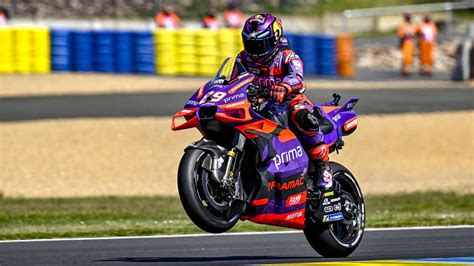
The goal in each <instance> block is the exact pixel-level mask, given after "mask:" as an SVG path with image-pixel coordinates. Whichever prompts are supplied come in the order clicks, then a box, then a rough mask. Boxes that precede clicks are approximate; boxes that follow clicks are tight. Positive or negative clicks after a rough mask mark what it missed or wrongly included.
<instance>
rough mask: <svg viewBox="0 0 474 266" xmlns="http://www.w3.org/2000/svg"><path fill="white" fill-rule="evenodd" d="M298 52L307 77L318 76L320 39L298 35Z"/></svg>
mask: <svg viewBox="0 0 474 266" xmlns="http://www.w3.org/2000/svg"><path fill="white" fill-rule="evenodd" d="M295 42H296V44H297V46H296V51H297V52H298V54H299V56H300V57H301V59H302V60H303V64H304V73H305V75H316V74H317V64H318V61H319V54H318V38H317V36H316V35H298V36H296V38H295Z"/></svg>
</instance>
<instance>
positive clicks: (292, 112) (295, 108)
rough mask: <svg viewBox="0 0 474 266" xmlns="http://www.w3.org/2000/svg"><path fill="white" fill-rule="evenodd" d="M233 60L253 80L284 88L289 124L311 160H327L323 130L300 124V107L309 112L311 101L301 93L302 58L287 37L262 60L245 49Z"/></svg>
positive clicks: (259, 84) (261, 84) (258, 83)
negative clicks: (289, 44) (290, 47)
mask: <svg viewBox="0 0 474 266" xmlns="http://www.w3.org/2000/svg"><path fill="white" fill-rule="evenodd" d="M237 61H238V62H240V63H242V65H243V66H244V67H245V68H246V69H247V70H248V71H249V72H250V73H251V74H253V75H254V76H255V78H254V80H253V82H252V83H253V84H256V85H258V86H261V87H264V88H266V89H267V90H271V89H272V87H274V86H276V85H280V86H283V87H285V88H286V89H287V93H286V96H285V102H286V103H287V106H288V108H287V110H286V111H287V112H288V114H289V116H290V119H289V120H290V125H289V127H290V128H291V129H292V131H294V132H295V134H296V135H297V136H298V139H299V140H300V141H301V142H302V144H303V145H304V147H305V150H306V151H307V152H308V154H309V155H310V157H311V159H312V160H315V161H323V162H327V161H328V160H329V157H328V154H329V151H328V148H327V146H326V145H325V144H324V140H323V134H322V133H321V132H320V131H319V130H317V129H316V130H311V129H308V128H306V127H305V126H304V125H302V124H303V123H304V122H302V121H301V120H302V118H300V117H298V116H299V115H298V113H299V112H300V111H303V110H306V111H307V112H310V113H312V112H313V108H314V106H313V103H311V101H310V100H309V99H308V98H306V96H305V95H304V94H303V93H304V91H305V89H306V88H305V84H304V80H303V61H302V60H301V58H300V57H299V56H298V55H297V54H296V53H295V52H293V51H292V50H291V49H289V47H288V41H287V40H286V39H284V38H283V39H282V41H281V43H280V44H279V47H278V49H277V50H276V51H275V52H274V54H273V55H272V56H269V57H267V59H266V60H263V61H261V60H254V59H253V56H250V55H248V54H247V53H246V52H245V51H242V52H240V53H239V55H238V57H237ZM300 114H301V113H300Z"/></svg>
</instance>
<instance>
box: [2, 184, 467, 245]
mask: <svg viewBox="0 0 474 266" xmlns="http://www.w3.org/2000/svg"><path fill="white" fill-rule="evenodd" d="M366 208H367V226H368V227H394V226H431V225H456V224H474V194H467V195H459V194H455V193H446V192H419V193H411V194H397V195H381V196H368V197H367V198H366ZM282 229H283V228H280V227H272V226H264V225H257V224H253V223H251V222H239V223H238V224H237V226H236V227H235V228H234V229H232V231H233V232H239V231H271V230H282ZM199 232H202V231H201V230H199V229H198V228H197V227H196V226H194V225H193V224H192V222H191V221H190V220H189V219H188V217H187V216H186V214H185V212H184V210H183V208H182V206H181V203H180V201H179V199H177V198H174V197H98V198H77V199H8V198H3V199H0V239H32V238H53V237H95V236H133V235H154V234H182V233H199Z"/></svg>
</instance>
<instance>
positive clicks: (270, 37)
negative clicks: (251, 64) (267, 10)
mask: <svg viewBox="0 0 474 266" xmlns="http://www.w3.org/2000/svg"><path fill="white" fill-rule="evenodd" d="M282 35H283V27H282V26H281V20H280V18H279V17H277V16H273V15H272V14H258V15H255V16H252V17H250V18H249V19H247V21H245V24H244V28H243V29H242V42H243V43H244V50H245V53H247V55H249V56H250V57H251V58H252V59H253V60H254V61H255V62H265V61H266V60H267V59H268V58H270V57H272V56H273V55H274V54H276V52H277V51H278V49H279V45H280V43H281V41H282Z"/></svg>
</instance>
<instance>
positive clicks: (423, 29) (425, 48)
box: [417, 14, 438, 75]
mask: <svg viewBox="0 0 474 266" xmlns="http://www.w3.org/2000/svg"><path fill="white" fill-rule="evenodd" d="M417 34H418V36H419V49H420V74H422V75H431V74H432V71H433V53H434V48H435V46H436V37H437V35H438V28H436V25H435V24H434V23H433V22H432V21H431V15H430V14H425V15H424V16H423V22H422V23H421V24H420V25H419V26H418V29H417Z"/></svg>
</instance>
